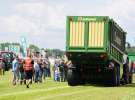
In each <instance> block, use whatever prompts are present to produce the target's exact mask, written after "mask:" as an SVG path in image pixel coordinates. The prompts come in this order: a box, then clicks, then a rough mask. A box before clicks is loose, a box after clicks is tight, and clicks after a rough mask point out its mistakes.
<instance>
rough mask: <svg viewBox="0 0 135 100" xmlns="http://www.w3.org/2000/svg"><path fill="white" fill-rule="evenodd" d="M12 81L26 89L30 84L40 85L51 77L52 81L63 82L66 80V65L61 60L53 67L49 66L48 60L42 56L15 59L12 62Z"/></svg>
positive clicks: (57, 60)
mask: <svg viewBox="0 0 135 100" xmlns="http://www.w3.org/2000/svg"><path fill="white" fill-rule="evenodd" d="M51 68H52V69H51ZM12 72H13V81H12V84H13V85H16V84H17V83H19V84H23V83H24V84H25V85H26V87H27V88H29V85H30V84H32V83H42V82H43V81H45V80H46V77H51V72H52V73H53V74H52V75H53V76H52V77H53V79H54V81H58V82H64V81H66V78H67V65H66V63H65V61H64V60H63V59H56V60H55V63H54V65H52V67H51V64H50V61H49V59H48V58H45V57H43V56H42V55H41V56H40V57H39V56H34V57H32V56H31V55H29V56H28V57H26V58H25V59H19V58H18V57H15V59H14V60H13V62H12Z"/></svg>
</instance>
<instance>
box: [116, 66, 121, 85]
mask: <svg viewBox="0 0 135 100" xmlns="http://www.w3.org/2000/svg"><path fill="white" fill-rule="evenodd" d="M116 69H117V86H119V85H120V66H119V65H118V66H116Z"/></svg>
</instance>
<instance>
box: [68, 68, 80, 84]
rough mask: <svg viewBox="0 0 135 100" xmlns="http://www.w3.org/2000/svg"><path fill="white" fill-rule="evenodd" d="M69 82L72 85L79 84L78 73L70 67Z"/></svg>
mask: <svg viewBox="0 0 135 100" xmlns="http://www.w3.org/2000/svg"><path fill="white" fill-rule="evenodd" d="M67 82H68V85H70V86H76V85H78V84H79V81H78V76H77V73H76V72H75V71H74V70H72V69H69V70H68V72H67Z"/></svg>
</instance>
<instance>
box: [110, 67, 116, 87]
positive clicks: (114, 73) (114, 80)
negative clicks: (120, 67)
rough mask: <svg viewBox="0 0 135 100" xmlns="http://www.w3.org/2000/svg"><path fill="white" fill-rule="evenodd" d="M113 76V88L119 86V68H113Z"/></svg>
mask: <svg viewBox="0 0 135 100" xmlns="http://www.w3.org/2000/svg"><path fill="white" fill-rule="evenodd" d="M111 74H112V85H113V86H117V79H118V77H117V68H116V67H114V68H113V70H112V73H111Z"/></svg>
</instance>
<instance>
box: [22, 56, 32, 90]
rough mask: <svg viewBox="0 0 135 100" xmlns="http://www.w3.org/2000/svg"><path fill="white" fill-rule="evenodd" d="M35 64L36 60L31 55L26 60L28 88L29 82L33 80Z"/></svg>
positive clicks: (25, 69)
mask: <svg viewBox="0 0 135 100" xmlns="http://www.w3.org/2000/svg"><path fill="white" fill-rule="evenodd" d="M33 65H34V61H33V60H32V58H31V55H29V56H28V57H26V59H25V60H24V72H25V80H26V87H27V88H29V84H30V82H31V81H32V76H33Z"/></svg>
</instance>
